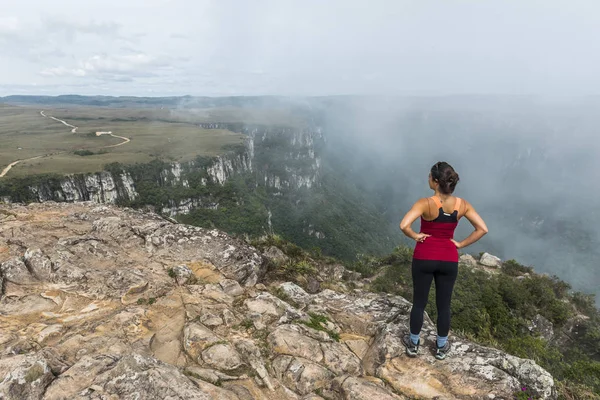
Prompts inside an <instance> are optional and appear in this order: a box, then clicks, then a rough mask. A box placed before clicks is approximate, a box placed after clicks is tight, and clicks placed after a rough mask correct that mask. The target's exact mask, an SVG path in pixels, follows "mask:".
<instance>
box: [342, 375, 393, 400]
mask: <svg viewBox="0 0 600 400" xmlns="http://www.w3.org/2000/svg"><path fill="white" fill-rule="evenodd" d="M334 390H335V391H336V392H338V393H339V394H340V396H341V398H342V399H345V400H372V399H377V400H403V399H404V398H403V397H400V396H398V395H396V394H394V393H392V392H391V391H390V390H389V389H386V388H385V387H382V386H379V385H377V384H375V383H373V382H370V381H368V380H366V379H363V378H358V377H353V376H343V377H340V378H336V379H335V380H334Z"/></svg>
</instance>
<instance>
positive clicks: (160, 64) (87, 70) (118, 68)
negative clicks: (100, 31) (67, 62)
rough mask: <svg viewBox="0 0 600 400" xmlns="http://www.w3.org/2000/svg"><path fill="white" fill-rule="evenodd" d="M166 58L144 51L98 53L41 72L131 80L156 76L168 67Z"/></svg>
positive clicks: (101, 78)
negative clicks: (74, 65)
mask: <svg viewBox="0 0 600 400" xmlns="http://www.w3.org/2000/svg"><path fill="white" fill-rule="evenodd" d="M168 66H169V62H168V60H167V59H166V58H159V57H153V56H149V55H147V54H144V53H135V54H126V55H106V54H97V55H94V56H92V57H89V58H87V59H86V60H83V61H80V62H79V63H78V65H77V66H76V67H71V68H69V67H64V66H59V67H53V68H47V69H44V70H42V71H41V72H40V75H42V76H45V77H94V78H98V79H100V80H110V81H119V82H129V81H131V80H132V79H133V78H135V77H150V76H156V73H155V72H154V71H156V70H159V69H167V68H168Z"/></svg>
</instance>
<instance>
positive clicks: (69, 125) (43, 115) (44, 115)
mask: <svg viewBox="0 0 600 400" xmlns="http://www.w3.org/2000/svg"><path fill="white" fill-rule="evenodd" d="M40 115H41V116H42V117H44V118H50V119H53V120H55V121H58V122H60V123H62V124H64V125H66V126H68V127H69V128H71V133H77V129H78V128H79V127H77V126H75V125H71V124H69V123H68V122H66V121H63V120H62V119H58V118H55V117H52V116H49V115H46V114H44V110H42V111H40ZM102 135H109V136H112V137H115V138H118V139H122V140H123V141H122V142H121V143H117V144H111V145H109V146H103V147H101V148H102V149H107V148H109V147H117V146H122V145H124V144H125V143H129V142H131V139H129V138H126V137H124V136H118V135H114V134H113V133H112V132H96V136H102ZM62 153H65V152H64V151H61V152H59V153H54V154H62ZM46 156H48V154H45V155H42V156H35V157H31V158H24V159H22V160H17V161H13V162H11V163H10V164H8V165H7V166H6V167H5V168H4V169H3V170H2V172H0V178H2V177H4V176H5V175H6V174H8V172H9V171H10V170H11V169H12V167H14V166H15V165H17V164H18V163H20V162H23V161H31V160H36V159H38V158H42V157H46Z"/></svg>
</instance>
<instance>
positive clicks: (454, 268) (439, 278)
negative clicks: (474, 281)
mask: <svg viewBox="0 0 600 400" xmlns="http://www.w3.org/2000/svg"><path fill="white" fill-rule="evenodd" d="M457 274H458V263H457V262H451V261H433V260H415V259H413V262H412V278H413V306H412V310H411V312H410V332H411V333H412V334H415V335H417V334H419V333H420V332H421V328H422V327H423V313H424V312H425V306H426V305H427V299H428V297H429V288H430V287H431V281H432V280H434V279H435V303H436V306H437V332H438V336H441V337H446V336H448V332H450V300H451V299H452V290H453V289H454V282H456V275H457Z"/></svg>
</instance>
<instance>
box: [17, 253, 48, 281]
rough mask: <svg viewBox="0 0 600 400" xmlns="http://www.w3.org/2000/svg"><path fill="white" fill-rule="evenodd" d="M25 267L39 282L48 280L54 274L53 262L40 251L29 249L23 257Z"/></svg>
mask: <svg viewBox="0 0 600 400" xmlns="http://www.w3.org/2000/svg"><path fill="white" fill-rule="evenodd" d="M23 261H24V262H25V265H26V266H27V268H28V269H29V271H31V274H32V275H33V276H35V277H36V278H37V279H39V280H43V281H45V280H48V279H50V275H51V274H52V262H51V261H50V259H49V258H48V257H46V256H45V255H44V254H43V253H42V251H41V250H40V249H35V250H31V249H27V251H25V255H24V256H23Z"/></svg>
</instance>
